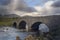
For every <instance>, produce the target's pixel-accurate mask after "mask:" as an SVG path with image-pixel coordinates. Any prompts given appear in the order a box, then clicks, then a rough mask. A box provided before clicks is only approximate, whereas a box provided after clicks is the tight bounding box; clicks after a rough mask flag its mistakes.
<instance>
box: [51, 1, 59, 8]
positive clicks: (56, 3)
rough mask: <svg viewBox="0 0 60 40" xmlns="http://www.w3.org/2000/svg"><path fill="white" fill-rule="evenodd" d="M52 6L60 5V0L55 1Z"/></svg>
mask: <svg viewBox="0 0 60 40" xmlns="http://www.w3.org/2000/svg"><path fill="white" fill-rule="evenodd" d="M51 6H53V7H60V1H59V0H57V1H55V2H54V3H53V4H52V5H51Z"/></svg>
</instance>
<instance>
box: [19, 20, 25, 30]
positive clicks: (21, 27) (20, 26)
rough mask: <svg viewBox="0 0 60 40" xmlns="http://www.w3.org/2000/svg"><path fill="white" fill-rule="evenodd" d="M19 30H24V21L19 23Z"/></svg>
mask: <svg viewBox="0 0 60 40" xmlns="http://www.w3.org/2000/svg"><path fill="white" fill-rule="evenodd" d="M19 29H26V22H25V21H21V22H20V23H19Z"/></svg>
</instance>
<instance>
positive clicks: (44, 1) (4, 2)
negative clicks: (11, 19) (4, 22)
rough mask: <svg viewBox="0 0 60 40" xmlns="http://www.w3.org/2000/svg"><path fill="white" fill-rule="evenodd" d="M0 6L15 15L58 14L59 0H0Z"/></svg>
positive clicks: (59, 13)
mask: <svg viewBox="0 0 60 40" xmlns="http://www.w3.org/2000/svg"><path fill="white" fill-rule="evenodd" d="M0 8H1V9H3V10H5V11H7V12H6V13H8V12H9V13H11V14H12V13H15V14H17V15H30V16H33V15H34V16H47V15H60V0H0ZM1 9H0V11H1V12H0V14H5V13H4V12H5V11H4V12H2V10H1Z"/></svg>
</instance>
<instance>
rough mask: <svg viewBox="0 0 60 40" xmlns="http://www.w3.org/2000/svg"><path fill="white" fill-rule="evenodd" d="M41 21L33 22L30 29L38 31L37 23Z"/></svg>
mask: <svg viewBox="0 0 60 40" xmlns="http://www.w3.org/2000/svg"><path fill="white" fill-rule="evenodd" d="M41 23H42V22H35V23H33V24H32V26H31V31H38V30H39V25H40V24H41Z"/></svg>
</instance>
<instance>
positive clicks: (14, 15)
mask: <svg viewBox="0 0 60 40" xmlns="http://www.w3.org/2000/svg"><path fill="white" fill-rule="evenodd" d="M0 17H6V18H15V17H19V16H18V15H16V14H8V15H0Z"/></svg>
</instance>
